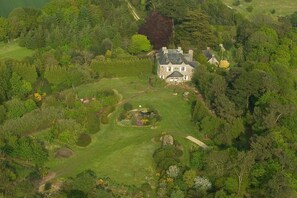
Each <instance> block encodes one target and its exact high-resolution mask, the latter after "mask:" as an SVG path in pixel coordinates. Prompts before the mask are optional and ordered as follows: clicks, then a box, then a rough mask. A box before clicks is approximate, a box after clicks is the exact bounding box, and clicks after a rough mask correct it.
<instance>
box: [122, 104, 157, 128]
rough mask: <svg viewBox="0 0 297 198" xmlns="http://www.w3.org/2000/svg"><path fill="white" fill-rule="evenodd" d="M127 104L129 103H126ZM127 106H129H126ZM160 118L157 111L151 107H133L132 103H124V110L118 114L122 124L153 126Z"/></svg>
mask: <svg viewBox="0 0 297 198" xmlns="http://www.w3.org/2000/svg"><path fill="white" fill-rule="evenodd" d="M128 104H129V103H128ZM127 106H129V108H126V107H127ZM160 120H161V116H160V115H159V113H158V111H157V110H156V109H154V108H152V107H139V108H137V109H133V107H132V105H130V104H129V105H127V103H126V104H125V105H124V110H123V112H122V113H121V114H120V116H119V118H118V121H119V123H120V124H121V125H124V126H138V127H143V126H155V125H156V123H157V122H159V121H160Z"/></svg>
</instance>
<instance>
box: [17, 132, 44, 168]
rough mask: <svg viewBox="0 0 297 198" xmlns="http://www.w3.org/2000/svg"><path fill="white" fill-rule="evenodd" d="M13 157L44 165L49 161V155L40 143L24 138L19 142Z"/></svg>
mask: <svg viewBox="0 0 297 198" xmlns="http://www.w3.org/2000/svg"><path fill="white" fill-rule="evenodd" d="M12 155H13V156H15V157H19V158H22V159H26V160H30V161H33V162H34V163H35V164H37V165H42V164H44V162H45V161H46V160H47V157H48V154H47V152H46V150H45V148H44V147H43V146H42V144H41V143H40V142H38V141H37V140H34V139H32V138H30V137H23V138H20V139H19V140H18V141H17V145H16V147H15V148H14V149H13V152H12Z"/></svg>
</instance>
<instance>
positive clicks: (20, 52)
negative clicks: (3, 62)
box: [0, 42, 33, 60]
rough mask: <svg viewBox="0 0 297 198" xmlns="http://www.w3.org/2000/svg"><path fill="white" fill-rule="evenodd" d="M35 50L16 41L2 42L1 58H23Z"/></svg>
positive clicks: (0, 44) (0, 46) (0, 48)
mask: <svg viewBox="0 0 297 198" xmlns="http://www.w3.org/2000/svg"><path fill="white" fill-rule="evenodd" d="M32 54H33V50H30V49H27V48H25V47H20V46H19V45H18V44H17V43H16V42H11V43H7V44H5V43H0V59H4V58H13V59H17V60H21V59H23V58H25V57H27V56H31V55H32Z"/></svg>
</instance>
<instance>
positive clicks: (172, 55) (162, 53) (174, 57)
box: [157, 47, 198, 67]
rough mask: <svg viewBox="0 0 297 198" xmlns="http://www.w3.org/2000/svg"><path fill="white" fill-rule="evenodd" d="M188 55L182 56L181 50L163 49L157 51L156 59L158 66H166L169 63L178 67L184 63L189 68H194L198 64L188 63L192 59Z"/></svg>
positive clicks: (194, 62)
mask: <svg viewBox="0 0 297 198" xmlns="http://www.w3.org/2000/svg"><path fill="white" fill-rule="evenodd" d="M190 56H191V55H190V54H184V53H183V51H182V50H181V48H178V49H167V48H166V47H163V48H162V49H160V50H159V51H158V54H157V59H158V61H159V64H160V65H168V64H169V63H171V64H173V65H180V64H182V63H185V64H187V65H190V66H191V67H196V66H197V65H198V64H197V62H196V61H189V60H190V59H192V58H191V57H190Z"/></svg>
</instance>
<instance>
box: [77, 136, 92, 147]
mask: <svg viewBox="0 0 297 198" xmlns="http://www.w3.org/2000/svg"><path fill="white" fill-rule="evenodd" d="M91 142H92V138H91V137H90V136H89V135H88V134H86V133H82V134H81V135H80V136H79V138H78V140H77V143H76V145H77V146H81V147H86V146H88V145H89V144H90V143H91Z"/></svg>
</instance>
